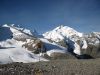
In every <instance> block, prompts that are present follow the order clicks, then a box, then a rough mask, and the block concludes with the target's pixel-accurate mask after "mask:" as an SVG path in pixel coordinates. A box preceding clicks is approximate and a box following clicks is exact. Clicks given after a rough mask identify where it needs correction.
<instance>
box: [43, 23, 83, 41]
mask: <svg viewBox="0 0 100 75" xmlns="http://www.w3.org/2000/svg"><path fill="white" fill-rule="evenodd" d="M43 36H44V37H45V38H47V39H51V40H53V41H56V42H58V41H60V40H63V39H64V38H65V37H66V38H69V37H72V36H78V37H82V36H83V34H82V33H80V32H78V31H76V30H74V29H73V28H70V27H68V26H63V25H61V26H58V27H56V28H55V29H53V30H52V31H49V32H46V33H44V34H43Z"/></svg>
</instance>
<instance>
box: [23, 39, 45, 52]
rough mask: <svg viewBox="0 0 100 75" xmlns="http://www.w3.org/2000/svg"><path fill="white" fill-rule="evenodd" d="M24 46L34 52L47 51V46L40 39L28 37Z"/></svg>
mask: <svg viewBox="0 0 100 75" xmlns="http://www.w3.org/2000/svg"><path fill="white" fill-rule="evenodd" d="M22 47H25V48H27V50H30V51H32V52H33V53H40V52H45V51H46V50H45V47H44V45H43V43H42V41H40V40H39V39H28V40H26V43H25V44H23V45H22Z"/></svg>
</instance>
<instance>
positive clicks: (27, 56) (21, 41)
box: [0, 24, 100, 64]
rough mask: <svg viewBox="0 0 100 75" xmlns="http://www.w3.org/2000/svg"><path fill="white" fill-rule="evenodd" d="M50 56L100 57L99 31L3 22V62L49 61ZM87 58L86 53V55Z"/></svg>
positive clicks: (0, 50) (0, 56)
mask: <svg viewBox="0 0 100 75" xmlns="http://www.w3.org/2000/svg"><path fill="white" fill-rule="evenodd" d="M45 55H46V56H48V57H62V56H63V55H64V56H63V57H66V56H67V57H70V56H71V57H70V58H74V57H72V56H75V57H76V58H84V55H90V56H93V57H94V58H96V57H100V32H92V33H89V34H83V33H80V32H78V31H76V30H75V29H73V28H70V27H68V26H63V25H61V26H58V27H56V28H55V29H53V30H51V31H48V32H46V33H44V34H43V36H42V37H40V36H39V34H37V31H36V30H34V31H30V30H28V29H26V28H20V27H19V26H17V27H16V26H15V25H14V24H12V25H7V24H5V25H2V26H0V63H3V64H4V63H11V62H24V63H28V62H38V61H48V60H47V59H46V58H45ZM86 58H87V57H86Z"/></svg>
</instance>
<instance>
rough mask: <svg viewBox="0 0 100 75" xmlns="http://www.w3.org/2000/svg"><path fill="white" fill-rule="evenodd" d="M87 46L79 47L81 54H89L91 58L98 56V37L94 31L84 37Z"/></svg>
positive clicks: (99, 55)
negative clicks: (84, 47)
mask: <svg viewBox="0 0 100 75" xmlns="http://www.w3.org/2000/svg"><path fill="white" fill-rule="evenodd" d="M85 40H86V42H87V48H86V49H81V50H82V54H87V55H90V56H91V57H93V58H100V39H99V38H98V37H97V35H96V34H95V33H91V34H89V35H88V36H87V37H85Z"/></svg>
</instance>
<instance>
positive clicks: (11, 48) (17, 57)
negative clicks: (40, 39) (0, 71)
mask: <svg viewBox="0 0 100 75" xmlns="http://www.w3.org/2000/svg"><path fill="white" fill-rule="evenodd" d="M0 30H1V32H0V36H2V37H0V63H1V64H6V63H11V62H23V63H28V62H38V61H48V60H46V59H44V58H42V57H41V56H40V55H39V54H34V53H32V52H31V51H29V50H28V49H26V48H24V47H22V45H23V44H25V43H26V42H27V40H28V39H31V38H32V40H34V39H33V38H35V39H37V38H36V37H35V35H33V33H31V31H30V30H28V29H23V28H18V27H15V26H9V25H3V26H1V27H0ZM16 38H17V40H16ZM18 39H26V41H22V40H18ZM34 44H35V43H34Z"/></svg>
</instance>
